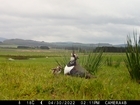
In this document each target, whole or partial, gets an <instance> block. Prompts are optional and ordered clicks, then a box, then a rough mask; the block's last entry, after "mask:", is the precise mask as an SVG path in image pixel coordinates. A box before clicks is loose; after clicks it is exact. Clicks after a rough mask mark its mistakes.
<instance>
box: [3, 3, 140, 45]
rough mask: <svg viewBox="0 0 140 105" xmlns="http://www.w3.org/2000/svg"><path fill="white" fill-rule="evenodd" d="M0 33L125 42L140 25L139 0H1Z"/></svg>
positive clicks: (13, 36)
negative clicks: (128, 35)
mask: <svg viewBox="0 0 140 105" xmlns="http://www.w3.org/2000/svg"><path fill="white" fill-rule="evenodd" d="M0 2H1V4H0V37H4V38H23V39H33V40H39V41H46V42H55V41H62V42H63V41H71V42H81V43H104V42H105V43H112V44H119V43H124V42H125V40H126V36H127V34H129V33H131V32H132V31H133V30H134V29H136V30H138V31H139V29H140V27H139V26H140V20H139V17H140V13H139V11H138V10H139V9H140V7H139V3H140V1H139V0H133V1H132V0H127V1H122V0H106V1H104V0H98V1H97V0H67V1H66V0H59V1H58V0H28V1H25V0H11V1H9V0H0Z"/></svg>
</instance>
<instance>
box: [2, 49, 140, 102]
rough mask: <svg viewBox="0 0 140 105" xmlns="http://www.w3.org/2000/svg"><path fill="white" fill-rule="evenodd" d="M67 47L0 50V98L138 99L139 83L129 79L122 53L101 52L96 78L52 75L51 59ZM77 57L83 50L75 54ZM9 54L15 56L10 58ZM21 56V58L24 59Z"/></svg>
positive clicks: (54, 63) (63, 52)
mask: <svg viewBox="0 0 140 105" xmlns="http://www.w3.org/2000/svg"><path fill="white" fill-rule="evenodd" d="M70 53H71V52H70V51H68V50H55V49H54V50H23V49H22V50H19V49H0V100H15V99H16V100H26V99H27V100H28V99H32V100H36V99H38V100H40V99H41V100H50V99H62V100H65V99H67V100H79V99H80V100H82V99H83V100H85V99H88V100H90V99H92V100H114V99H117V100H139V99H140V85H139V84H138V83H137V82H135V81H133V80H131V77H130V75H129V73H128V71H127V68H126V66H125V63H124V61H123V60H124V59H125V58H126V57H125V54H124V53H104V54H103V61H102V63H101V65H100V68H99V71H98V72H97V74H96V76H97V78H94V79H90V80H88V79H84V78H78V77H69V76H64V75H63V74H60V75H57V76H54V75H52V74H51V69H52V68H54V67H56V66H57V64H56V62H55V60H54V59H62V58H61V55H64V54H65V55H67V56H68V57H69V56H70ZM78 55H79V56H80V59H79V62H80V60H82V59H81V58H82V57H83V56H86V55H85V54H83V53H78ZM13 57H14V58H15V59H13ZM24 58H25V59H24Z"/></svg>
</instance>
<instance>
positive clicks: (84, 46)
mask: <svg viewBox="0 0 140 105" xmlns="http://www.w3.org/2000/svg"><path fill="white" fill-rule="evenodd" d="M3 44H6V45H17V46H32V47H36V46H48V47H50V48H61V49H67V48H72V47H75V48H82V49H90V48H92V49H93V48H96V47H102V46H105V47H109V46H110V47H111V46H115V47H124V45H123V44H120V45H112V44H109V43H96V44H93V43H91V44H86V43H77V42H44V41H34V40H24V39H6V40H3Z"/></svg>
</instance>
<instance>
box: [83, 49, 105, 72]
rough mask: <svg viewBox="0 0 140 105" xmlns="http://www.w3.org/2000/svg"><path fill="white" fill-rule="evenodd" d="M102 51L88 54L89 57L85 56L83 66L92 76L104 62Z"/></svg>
mask: <svg viewBox="0 0 140 105" xmlns="http://www.w3.org/2000/svg"><path fill="white" fill-rule="evenodd" d="M102 55H103V51H102V50H97V51H96V52H92V51H90V52H87V56H84V57H83V59H82V61H81V65H82V66H83V67H84V68H85V69H86V70H87V71H88V72H89V73H91V74H95V73H96V72H97V70H98V68H99V66H100V64H101V61H102Z"/></svg>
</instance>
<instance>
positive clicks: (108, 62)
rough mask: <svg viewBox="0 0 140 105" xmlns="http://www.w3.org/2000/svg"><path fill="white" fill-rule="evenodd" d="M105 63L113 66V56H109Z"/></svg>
mask: <svg viewBox="0 0 140 105" xmlns="http://www.w3.org/2000/svg"><path fill="white" fill-rule="evenodd" d="M105 63H106V65H107V66H112V65H113V60H112V57H107V58H106V61H105Z"/></svg>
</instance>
